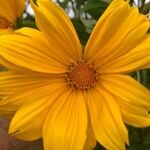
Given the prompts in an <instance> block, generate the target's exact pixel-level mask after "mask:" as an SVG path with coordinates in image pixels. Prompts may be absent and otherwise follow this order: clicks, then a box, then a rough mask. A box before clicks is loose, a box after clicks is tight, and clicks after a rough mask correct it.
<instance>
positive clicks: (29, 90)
mask: <svg viewBox="0 0 150 150" xmlns="http://www.w3.org/2000/svg"><path fill="white" fill-rule="evenodd" d="M39 80H40V79H39ZM47 80H49V79H48V78H47ZM16 82H17V81H16ZM13 84H14V83H13ZM13 84H12V85H13ZM20 84H21V83H20ZM64 84H65V85H64ZM18 85H19V84H18ZM62 86H63V87H67V85H66V83H65V81H64V80H63V79H61V78H60V79H53V78H51V80H49V81H47V83H46V84H45V85H44V84H41V83H39V84H35V85H33V86H32V87H30V86H29V87H26V88H25V89H22V90H18V89H17V88H16V89H15V90H13V89H11V90H12V91H11V90H10V87H9V88H8V90H6V89H5V90H3V89H1V93H2V95H3V92H4V95H5V96H4V98H2V99H1V101H0V114H5V113H6V114H8V113H11V112H15V111H17V110H18V109H19V108H20V107H21V106H22V105H23V104H24V103H26V102H27V101H31V100H32V99H33V98H37V97H39V96H41V95H42V94H43V93H44V94H45V93H47V94H48V93H51V92H52V91H53V90H56V88H57V90H58V87H62ZM64 89H65V88H63V90H64ZM2 90H3V91H2ZM9 91H10V92H9ZM59 91H60V90H59Z"/></svg>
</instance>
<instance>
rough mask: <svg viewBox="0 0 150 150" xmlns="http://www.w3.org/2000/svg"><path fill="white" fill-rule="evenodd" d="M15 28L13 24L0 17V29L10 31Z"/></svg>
mask: <svg viewBox="0 0 150 150" xmlns="http://www.w3.org/2000/svg"><path fill="white" fill-rule="evenodd" d="M13 27H14V26H13V24H12V23H10V22H9V21H8V20H7V19H6V18H4V17H0V29H8V28H13Z"/></svg>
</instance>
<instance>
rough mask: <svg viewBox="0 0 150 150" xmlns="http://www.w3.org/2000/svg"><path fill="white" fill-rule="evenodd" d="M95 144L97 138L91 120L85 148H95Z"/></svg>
mask: <svg viewBox="0 0 150 150" xmlns="http://www.w3.org/2000/svg"><path fill="white" fill-rule="evenodd" d="M95 146H96V138H95V135H94V131H93V129H92V126H91V123H90V121H89V122H88V127H87V138H86V141H85V144H84V148H83V150H93V149H94V148H95Z"/></svg>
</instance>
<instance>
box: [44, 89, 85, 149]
mask: <svg viewBox="0 0 150 150" xmlns="http://www.w3.org/2000/svg"><path fill="white" fill-rule="evenodd" d="M86 130H87V113H86V107H85V100H84V97H83V95H82V94H81V92H80V91H72V90H71V89H70V90H68V91H67V92H65V93H64V94H62V95H61V97H60V98H58V100H57V102H56V103H55V104H54V105H53V106H52V107H51V108H50V110H49V112H48V114H47V116H46V119H45V122H44V127H43V138H44V149H45V150H57V149H58V150H72V149H74V150H83V146H84V143H85V140H86Z"/></svg>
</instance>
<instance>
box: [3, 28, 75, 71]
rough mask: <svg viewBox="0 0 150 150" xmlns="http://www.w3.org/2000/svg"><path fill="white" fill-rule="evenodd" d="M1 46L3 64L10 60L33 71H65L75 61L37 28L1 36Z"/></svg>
mask: <svg viewBox="0 0 150 150" xmlns="http://www.w3.org/2000/svg"><path fill="white" fill-rule="evenodd" d="M0 47H1V50H0V56H1V57H2V61H3V62H1V63H4V64H3V65H5V63H6V64H8V63H7V62H10V63H11V64H14V65H16V66H17V67H20V68H21V69H22V68H24V69H28V70H31V71H37V72H44V73H64V72H66V70H67V69H68V66H69V65H70V63H71V62H74V61H75V60H73V59H71V57H69V56H68V55H67V54H66V53H64V52H63V51H61V50H60V51H58V50H57V47H55V45H53V43H48V42H47V41H46V40H45V37H44V36H43V34H42V33H41V32H40V31H38V30H35V29H28V28H24V29H20V30H19V31H16V34H9V35H3V36H1V37H0ZM5 60H6V61H5Z"/></svg>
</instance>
